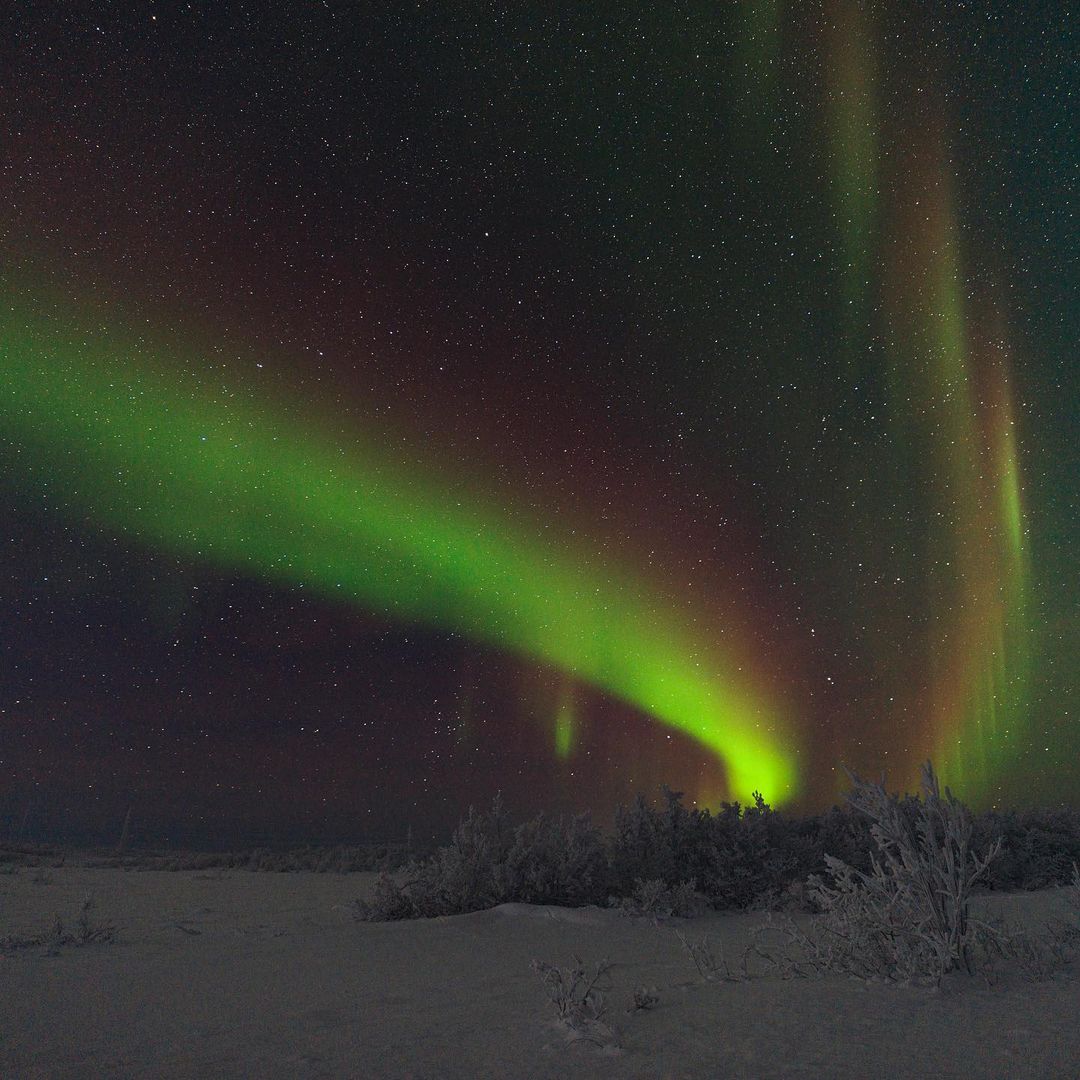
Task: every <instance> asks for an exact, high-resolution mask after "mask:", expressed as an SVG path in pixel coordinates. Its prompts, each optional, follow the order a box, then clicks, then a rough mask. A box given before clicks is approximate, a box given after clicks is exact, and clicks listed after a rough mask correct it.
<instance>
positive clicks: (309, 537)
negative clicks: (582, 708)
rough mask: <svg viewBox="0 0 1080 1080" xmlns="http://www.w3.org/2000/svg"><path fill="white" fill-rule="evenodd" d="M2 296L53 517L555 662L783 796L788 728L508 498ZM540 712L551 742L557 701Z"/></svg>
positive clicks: (22, 436) (4, 398)
mask: <svg viewBox="0 0 1080 1080" xmlns="http://www.w3.org/2000/svg"><path fill="white" fill-rule="evenodd" d="M8 292H9V295H8V303H7V304H6V305H5V312H4V316H3V322H2V324H0V325H2V337H0V357H2V371H3V382H2V384H0V432H2V433H3V434H4V435H5V436H6V437H7V438H8V439H9V440H10V442H11V443H12V444H13V446H14V447H15V450H16V454H15V459H14V460H15V466H16V469H17V470H18V475H19V477H22V478H24V479H25V478H33V479H32V482H33V483H35V484H36V485H37V487H38V489H40V487H41V486H44V488H45V490H46V492H47V494H48V496H49V498H50V501H51V502H52V503H54V504H56V505H57V506H60V507H62V508H63V509H64V510H65V511H66V512H68V513H74V514H77V515H79V517H80V519H84V520H85V521H87V522H88V523H90V524H91V525H92V526H93V527H95V528H97V529H99V530H102V531H108V532H110V533H112V532H115V531H120V532H122V533H124V534H126V535H127V536H129V537H131V538H134V539H136V540H138V541H140V542H142V543H144V544H147V545H151V546H153V547H156V548H158V549H159V550H162V551H166V552H169V553H171V554H174V555H178V556H183V557H185V558H196V559H198V560H200V561H203V562H204V563H206V564H207V565H211V566H214V567H217V568H221V569H224V570H228V571H234V572H239V573H243V574H248V575H252V576H254V577H257V578H260V579H263V580H267V581H270V582H274V583H279V584H284V585H288V586H292V587H307V588H309V589H312V590H315V591H317V592H318V593H320V594H322V595H325V596H327V597H331V598H335V599H338V600H347V601H349V602H352V603H356V604H359V605H362V606H363V607H364V608H365V609H367V610H371V611H375V612H381V613H382V614H385V615H386V616H388V617H392V618H394V619H396V620H401V621H405V622H413V623H420V624H425V625H428V626H431V627H435V628H438V629H440V630H445V631H447V632H454V633H460V634H462V635H464V636H466V637H468V638H470V639H472V640H474V641H477V642H480V643H484V644H487V645H490V646H494V647H497V648H499V649H503V650H507V651H509V652H513V653H516V654H518V655H521V656H525V657H529V658H531V659H533V660H534V661H539V662H541V663H544V664H549V665H552V666H553V667H555V668H557V669H559V670H561V671H563V672H565V673H566V674H568V675H570V676H571V677H573V678H576V679H580V680H583V681H584V682H587V683H589V684H591V685H592V686H594V687H596V688H598V689H600V690H602V691H604V692H606V693H607V694H610V695H611V696H613V697H614V698H617V699H620V700H622V701H624V702H627V703H630V704H632V705H633V706H636V707H637V708H639V709H641V710H643V711H645V712H647V713H648V714H650V715H651V716H652V717H654V718H655V719H657V720H659V721H661V722H663V723H665V724H667V725H669V726H671V727H673V728H676V729H678V730H679V731H681V732H682V733H684V734H685V735H687V736H689V737H692V738H693V739H695V740H697V741H698V742H699V743H701V744H702V745H703V746H705V747H706V748H708V750H710V751H711V752H712V753H714V754H715V755H717V757H718V758H719V759H720V760H721V761H722V762H723V764H724V767H725V770H726V775H727V779H728V787H729V791H730V796H731V797H734V798H738V799H740V800H743V801H748V800H749V799H750V797H751V793H752V792H753V791H755V790H758V791H761V792H762V793H763V795H764V796H765V798H766V799H767V800H768V801H769V802H770V803H772V804H774V805H779V804H782V803H784V802H786V801H788V800H790V799H791V798H793V797H794V796H795V795H796V794H797V791H798V783H799V778H798V776H797V773H796V767H795V764H794V743H793V741H792V736H793V733H792V731H791V727H790V725H789V724H788V723H786V722H785V719H784V718H783V717H782V715H781V714H780V711H779V710H778V709H777V708H776V707H775V706H774V705H773V704H772V703H770V702H769V701H768V698H767V695H765V694H764V692H761V691H759V690H758V688H755V687H754V686H753V685H751V684H750V680H749V679H748V678H747V676H746V675H744V674H742V673H741V672H740V670H739V664H738V661H737V660H736V659H735V658H734V657H733V656H731V655H725V654H723V653H721V652H720V650H719V649H718V648H717V646H716V644H715V643H712V644H706V643H704V642H702V641H699V640H696V638H695V636H694V634H693V631H692V625H691V620H690V619H689V618H688V617H687V616H686V614H685V613H683V614H681V615H680V613H679V612H677V611H674V610H672V604H671V603H670V602H668V603H667V604H665V603H664V602H663V600H662V599H661V598H660V596H659V594H657V593H653V592H649V591H648V590H647V589H646V588H645V587H644V586H643V585H642V584H641V583H640V582H639V581H637V580H635V579H634V578H633V577H632V576H631V575H629V574H626V573H625V572H624V571H622V570H621V569H620V568H618V567H616V566H613V565H611V564H609V565H607V566H598V565H597V560H596V557H595V556H592V555H590V554H589V553H587V552H586V551H585V550H584V549H583V547H582V545H581V544H579V543H577V542H576V541H574V540H571V539H569V538H563V539H562V540H559V539H557V538H556V537H555V536H554V530H553V529H552V528H551V527H550V523H547V524H544V525H538V526H537V527H536V528H522V526H521V524H519V522H520V520H521V518H520V516H517V517H515V515H513V514H512V513H511V512H510V510H509V508H505V507H499V506H495V505H485V504H484V503H483V502H482V501H479V500H476V499H474V498H469V499H468V502H467V504H465V499H464V497H463V496H462V494H461V487H462V485H461V484H460V483H459V484H455V483H454V482H453V481H452V478H450V477H448V476H444V475H441V474H440V473H435V472H431V471H425V470H420V469H409V468H407V467H406V466H404V465H402V464H401V463H400V462H396V463H395V462H393V461H391V460H389V458H388V455H387V453H386V452H385V451H383V452H381V453H380V452H379V451H378V450H376V449H375V447H374V446H370V445H366V444H365V442H364V436H363V435H361V434H358V433H355V432H353V431H351V430H350V431H349V433H348V435H347V436H344V437H341V438H339V439H337V440H334V439H333V438H331V437H329V436H328V435H327V434H326V433H325V431H321V430H320V429H319V428H318V427H317V426H316V425H312V424H310V423H308V424H302V423H298V422H297V420H296V419H291V420H290V418H289V414H288V411H287V410H286V409H284V408H281V407H280V406H278V407H272V406H271V405H270V403H269V402H260V403H255V402H253V401H252V400H251V398H250V394H248V393H247V392H241V391H237V390H231V389H229V388H222V387H220V386H219V388H218V389H217V390H216V391H215V389H214V388H213V385H212V384H213V383H214V382H215V381H217V382H219V383H220V379H215V378H214V376H207V375H205V374H204V375H202V376H200V377H199V378H195V377H193V376H192V375H185V374H183V371H182V369H183V368H185V367H189V368H190V367H192V366H193V365H191V364H185V363H184V362H183V357H182V356H181V355H180V354H179V352H178V351H177V350H176V348H174V347H171V346H170V347H164V348H154V347H150V346H148V345H147V344H146V343H145V342H144V341H142V340H140V339H139V338H137V337H135V336H129V335H127V334H126V333H121V332H117V331H115V330H114V329H104V328H103V327H102V326H101V319H100V317H97V318H95V319H93V320H88V319H87V318H86V317H85V316H79V315H76V314H74V313H73V310H72V309H70V307H68V306H66V305H59V306H57V305H53V306H51V308H46V305H45V304H44V303H43V302H42V301H41V300H40V298H39V297H35V298H34V300H33V301H32V302H31V301H27V300H25V299H20V295H21V292H22V290H10V289H9V290H8ZM46 310H48V312H49V313H48V314H43V312H44V311H46ZM114 321H115V320H114ZM91 327H92V328H91ZM245 397H247V400H245ZM340 426H341V425H340V421H339V423H338V427H339V429H340ZM557 723H558V729H557V730H558V735H557V740H556V741H557V745H556V747H555V749H556V752H557V753H558V754H560V755H563V754H565V753H569V751H570V746H571V741H572V735H571V723H570V714H569V711H568V710H563V715H562V716H561V717H560V718H559V720H558V721H557Z"/></svg>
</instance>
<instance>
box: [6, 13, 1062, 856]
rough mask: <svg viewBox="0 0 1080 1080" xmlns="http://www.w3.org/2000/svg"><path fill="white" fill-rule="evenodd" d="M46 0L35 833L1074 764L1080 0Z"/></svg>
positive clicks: (35, 393) (33, 431) (28, 813)
mask: <svg viewBox="0 0 1080 1080" xmlns="http://www.w3.org/2000/svg"><path fill="white" fill-rule="evenodd" d="M13 7H14V9H15V10H12V11H8V12H7V13H6V14H5V15H3V16H2V23H0V26H2V39H0V48H2V55H0V125H2V127H0V131H2V133H3V137H2V139H0V205H2V207H3V210H2V217H0V259H2V262H0V273H2V276H3V282H4V293H5V303H4V307H3V322H2V337H0V350H2V351H0V526H2V527H0V550H2V552H3V560H2V563H0V650H2V652H0V828H9V829H10V830H11V831H12V832H13V833H15V834H16V835H19V834H21V835H23V836H24V837H26V838H29V839H34V838H57V837H67V838H75V839H102V838H109V837H112V836H114V835H115V833H116V832H117V831H118V828H119V822H120V820H121V819H122V817H123V814H124V810H125V809H126V807H127V806H128V805H132V806H133V808H134V809H133V821H134V823H135V832H136V835H137V837H138V838H140V839H143V840H144V841H146V842H154V843H157V842H160V841H162V840H169V841H170V842H175V843H192V844H208V843H213V844H225V845H227V844H240V843H248V842H256V841H260V842H261V841H267V842H270V841H272V842H286V841H290V842H291V841H297V840H338V839H365V838H373V837H384V836H398V835H402V834H403V833H404V831H405V828H406V826H407V825H408V824H409V823H412V824H413V826H414V828H415V829H416V830H418V831H419V832H420V833H423V832H425V831H429V832H430V831H431V830H440V831H443V830H446V829H448V828H449V827H450V826H451V825H452V824H453V823H454V822H456V821H457V819H458V818H459V817H460V816H461V815H462V814H463V812H464V811H465V809H466V808H467V806H468V804H469V803H470V802H476V803H478V804H482V803H486V802H487V801H488V800H489V799H490V798H491V796H492V795H493V794H494V793H495V792H496V791H497V790H499V789H501V790H502V791H503V792H504V794H505V796H506V798H507V801H508V803H509V804H510V806H511V808H512V809H514V810H515V811H516V812H518V813H521V814H525V813H529V814H531V813H534V812H536V811H537V810H538V809H541V808H546V809H552V810H556V811H560V810H570V809H574V810H583V809H592V810H593V811H595V812H596V814H597V815H598V817H599V818H600V819H601V820H605V821H606V819H607V817H608V815H609V814H610V812H611V809H612V807H613V806H614V805H615V803H616V802H618V801H620V800H622V801H626V800H629V799H630V798H632V796H633V795H634V794H635V793H636V792H637V791H639V790H640V791H644V792H645V793H646V794H650V795H651V794H653V793H655V792H656V791H657V788H658V785H659V784H661V783H663V782H667V783H668V784H670V785H671V786H672V787H674V788H676V789H679V790H683V791H685V792H686V793H687V797H688V798H689V799H694V800H698V801H699V802H701V803H705V804H708V805H716V803H717V802H718V801H719V800H720V799H722V798H739V799H741V800H742V801H744V802H745V801H747V799H748V798H749V797H750V792H751V791H752V790H755V789H759V790H761V791H763V792H764V794H765V795H766V797H767V798H768V799H769V800H770V802H773V803H774V804H777V805H783V806H789V807H791V808H793V809H796V810H812V809H820V808H821V807H823V806H825V805H829V804H830V803H832V802H833V801H834V799H835V798H836V796H837V793H838V792H839V791H840V790H842V789H843V786H844V783H843V777H842V774H841V773H840V771H839V765H840V763H841V762H844V763H846V764H848V765H850V766H852V767H854V768H855V769H856V770H858V771H860V772H863V773H866V774H870V775H872V776H874V777H877V776H878V775H879V774H880V772H881V771H882V770H885V771H886V773H887V778H888V781H889V784H890V786H891V787H892V788H894V789H912V788H913V787H914V784H915V781H916V778H917V775H918V773H917V769H918V765H919V763H920V762H921V761H922V760H924V759H926V758H927V757H931V758H933V760H934V762H935V765H937V767H938V768H939V771H940V772H941V773H942V775H943V776H944V778H945V780H946V781H947V782H948V783H950V784H951V785H952V786H953V788H954V790H956V791H957V793H958V794H960V795H961V796H962V797H963V798H965V799H966V800H967V801H969V802H970V803H972V804H973V805H976V806H980V807H982V806H989V805H999V806H1000V805H1025V804H1032V803H1042V804H1058V803H1070V804H1073V805H1080V784H1078V779H1077V776H1078V774H1077V767H1076V750H1077V747H1078V745H1080V744H1078V740H1077V737H1076V734H1075V725H1076V722H1077V708H1078V702H1077V684H1078V681H1080V663H1078V660H1080V614H1078V612H1080V587H1078V585H1077V568H1078V565H1080V526H1078V522H1080V506H1078V500H1077V487H1078V484H1077V478H1078V476H1080V455H1078V452H1077V444H1078V438H1080V419H1078V413H1080V366H1078V364H1077V357H1076V343H1077V340H1078V337H1080V298H1078V296H1077V285H1078V272H1077V271H1078V266H1077V263H1078V253H1080V232H1078V229H1077V219H1076V198H1075V193H1076V184H1077V176H1078V166H1080V154H1078V143H1080V132H1078V130H1077V120H1076V116H1077V115H1078V114H1080V108H1078V105H1080V102H1078V77H1077V61H1076V56H1077V55H1078V54H1080V50H1078V48H1077V46H1078V44H1080V42H1078V40H1077V37H1078V35H1077V28H1076V24H1075V20H1074V19H1070V17H1069V15H1068V12H1067V11H1066V8H1065V5H1063V4H1062V5H1057V4H1038V5H1034V6H1033V7H1032V6H1029V5H1020V4H1016V5H1008V4H975V3H958V2H951V3H947V4H945V3H942V4H937V3H925V2H919V3H906V4H905V3H899V2H889V3H885V2H880V3H870V2H867V3H859V2H856V0H823V2H821V3H809V4H796V5H788V4H784V3H782V2H778V0H756V2H755V0H741V2H738V3H731V4H717V3H708V4H706V3H693V4H677V5H656V4H649V5H639V4H620V5H611V4H580V5H579V4H575V5H549V4H544V5H520V6H519V5H480V4H467V3H446V4H370V5H369V4H344V3H342V4H332V3H324V4H293V3H289V4H257V5H256V4H251V5H242V4H229V3H218V2H214V3H202V4H195V3H193V4H168V5H165V4H153V3H149V4H144V5H111V4H108V5H106V4H102V5H89V4H80V3H71V4H62V5H55V4H49V5H46V4H40V5H39V4H34V3H28V4H19V5H15V6H13ZM507 7H509V8H511V9H512V10H504V9H505V8H507Z"/></svg>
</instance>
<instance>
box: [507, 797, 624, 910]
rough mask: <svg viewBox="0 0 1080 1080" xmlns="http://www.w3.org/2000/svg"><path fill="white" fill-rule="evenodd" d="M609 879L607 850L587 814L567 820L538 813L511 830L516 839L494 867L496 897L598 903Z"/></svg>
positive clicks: (571, 903)
mask: <svg viewBox="0 0 1080 1080" xmlns="http://www.w3.org/2000/svg"><path fill="white" fill-rule="evenodd" d="M608 880H609V872H608V864H607V851H606V849H605V847H604V840H603V837H602V835H601V833H600V830H599V829H598V828H596V827H595V826H594V825H593V824H592V819H591V818H590V816H589V815H588V814H581V815H579V816H577V817H573V818H570V819H569V821H563V820H561V819H552V818H549V817H547V816H546V815H545V814H538V815H537V816H536V817H535V818H533V819H532V820H531V821H528V822H526V823H525V824H523V825H519V826H518V828H517V829H516V830H515V831H514V843H513V845H512V846H511V847H510V850H509V851H508V852H507V854H506V857H505V858H504V859H503V860H501V861H500V862H499V863H497V864H496V866H495V868H494V883H495V889H496V894H497V896H498V897H499V900H500V901H510V900H513V901H516V902H519V903H527V904H569V905H580V904H590V903H596V902H598V901H599V900H601V899H602V898H603V896H604V895H605V891H606V886H607V883H608Z"/></svg>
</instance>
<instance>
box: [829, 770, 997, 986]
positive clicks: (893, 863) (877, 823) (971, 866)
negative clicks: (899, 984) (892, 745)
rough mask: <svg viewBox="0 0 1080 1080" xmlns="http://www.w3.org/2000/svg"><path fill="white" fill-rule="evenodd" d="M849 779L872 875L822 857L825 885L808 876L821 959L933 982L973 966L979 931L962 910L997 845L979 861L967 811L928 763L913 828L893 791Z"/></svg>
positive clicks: (862, 971) (858, 971) (857, 970)
mask: <svg viewBox="0 0 1080 1080" xmlns="http://www.w3.org/2000/svg"><path fill="white" fill-rule="evenodd" d="M848 775H849V776H850V777H851V780H852V782H853V784H854V788H853V790H852V791H851V792H850V793H849V795H848V796H847V799H848V801H849V803H850V804H851V805H852V806H853V807H855V808H856V809H857V810H860V811H861V812H862V813H864V814H866V815H867V816H868V817H869V818H870V819H871V821H872V825H871V829H870V831H871V834H872V835H873V838H874V842H875V843H876V845H877V848H878V854H877V856H875V857H874V858H873V859H872V861H871V869H870V872H869V873H866V872H863V871H860V870H856V869H854V868H853V867H850V866H848V865H847V864H846V863H844V862H843V861H842V860H840V859H837V858H835V857H833V856H826V862H827V865H828V868H829V871H830V872H831V875H832V878H833V880H832V883H831V884H830V883H827V882H825V881H824V880H822V879H821V878H820V877H816V876H815V877H813V878H811V881H810V893H811V896H812V898H813V899H814V901H815V902H816V903H817V904H818V906H819V907H820V908H821V910H822V912H823V917H822V921H821V924H820V928H819V929H820V935H821V936H820V939H819V940H818V941H817V942H816V945H817V952H818V956H819V958H820V959H822V960H823V961H824V962H826V963H827V966H828V967H829V968H830V969H832V970H843V971H847V972H849V973H851V974H854V975H859V976H863V977H870V976H884V977H887V978H893V979H915V980H925V979H930V980H932V981H933V982H934V983H940V981H941V978H942V977H943V976H944V975H946V974H947V973H948V972H950V971H953V970H955V969H957V968H959V967H964V968H966V970H967V971H968V972H971V970H972V961H971V950H972V945H973V943H974V940H975V935H976V930H977V929H978V928H976V926H974V925H973V923H972V921H971V917H970V913H969V904H970V897H971V892H972V888H973V887H974V885H975V884H976V882H978V881H979V880H980V879H981V878H983V877H984V876H985V874H986V871H987V868H988V867H989V865H990V864H991V863H992V862H993V860H994V859H995V858H996V857H997V855H998V853H999V851H1000V847H1001V844H1000V841H996V842H994V843H993V844H991V845H990V847H989V849H988V850H987V851H986V853H985V854H984V855H982V856H981V857H980V856H978V855H976V854H975V853H974V852H973V851H972V850H971V846H970V841H971V831H972V822H971V815H970V814H969V812H968V811H967V809H966V807H964V806H963V805H962V804H961V803H960V802H958V801H957V800H956V799H955V798H954V796H953V794H952V792H950V791H949V790H948V789H947V788H946V791H945V797H944V798H942V796H941V791H940V788H939V786H938V781H937V777H936V776H935V775H934V771H933V767H932V766H931V764H930V763H929V762H927V763H926V764H925V765H924V766H923V772H922V789H923V798H922V802H921V803H919V804H918V807H917V815H916V817H915V822H914V827H913V828H912V826H911V824H910V822H909V821H908V820H907V818H906V815H905V814H904V813H903V812H902V811H901V807H900V800H899V799H898V798H897V797H896V796H890V795H888V794H886V792H885V789H884V788H883V787H882V786H881V785H880V784H871V783H868V782H867V781H865V780H861V779H860V778H858V777H856V776H854V775H852V774H851V773H849V774H848ZM982 929H984V930H985V928H982Z"/></svg>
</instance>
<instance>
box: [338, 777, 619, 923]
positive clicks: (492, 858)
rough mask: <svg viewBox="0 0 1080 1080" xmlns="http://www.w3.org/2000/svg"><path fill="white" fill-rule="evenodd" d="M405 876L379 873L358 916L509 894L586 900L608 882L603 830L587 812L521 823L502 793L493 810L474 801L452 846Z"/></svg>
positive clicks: (463, 905) (438, 908)
mask: <svg viewBox="0 0 1080 1080" xmlns="http://www.w3.org/2000/svg"><path fill="white" fill-rule="evenodd" d="M401 876H402V877H403V878H404V879H405V880H404V881H403V882H400V883H399V882H397V881H395V880H394V878H392V877H390V876H389V875H386V874H384V875H383V876H382V877H380V878H379V880H378V882H377V883H376V886H375V895H374V898H373V899H372V900H371V901H370V902H364V901H357V902H356V904H355V914H356V917H357V918H358V919H363V920H368V921H378V920H388V919H408V918H418V917H419V918H430V917H433V916H436V915H456V914H461V913H463V912H469V911H480V910H482V909H484V908H489V907H494V906H495V905H496V904H501V903H506V902H509V901H515V902H519V903H534V904H535V903H562V904H571V905H573V904H586V903H592V902H597V901H599V900H601V899H602V898H603V897H604V896H605V895H606V890H607V884H608V871H607V855H606V851H605V848H604V843H603V838H602V836H601V835H600V831H599V830H598V829H596V828H595V827H594V826H593V825H592V823H591V821H590V819H589V817H588V815H581V816H579V817H575V818H571V819H570V820H569V821H563V820H562V819H549V818H547V817H546V816H545V815H544V814H540V815H538V816H537V817H535V818H533V819H532V820H531V821H529V822H526V823H525V824H523V825H519V826H518V827H517V828H516V829H515V828H514V827H513V826H512V825H511V823H510V820H509V817H508V816H507V814H506V812H505V810H504V808H503V804H502V799H501V798H499V797H496V799H495V801H494V803H493V804H492V808H491V810H490V811H489V812H488V813H487V814H480V813H477V812H476V811H475V810H474V809H471V808H470V810H469V814H468V816H467V817H466V818H465V820H464V821H462V822H461V824H459V825H458V827H457V829H455V830H454V835H453V837H452V838H451V841H450V843H449V844H448V845H447V846H446V847H444V848H440V849H439V850H438V851H436V852H435V854H434V855H432V856H431V857H430V858H428V859H425V860H422V861H419V862H414V863H412V864H410V865H409V866H408V867H406V868H405V870H404V871H403V872H402V874H401Z"/></svg>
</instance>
